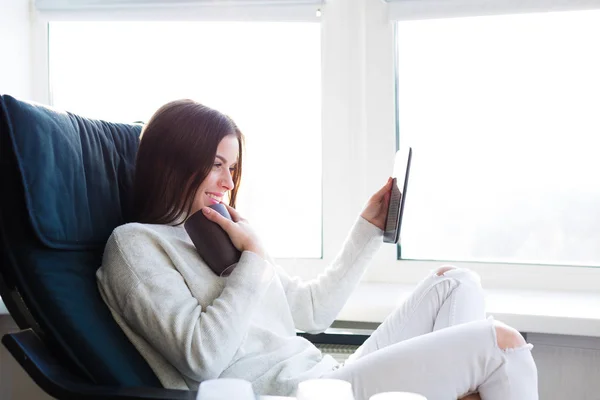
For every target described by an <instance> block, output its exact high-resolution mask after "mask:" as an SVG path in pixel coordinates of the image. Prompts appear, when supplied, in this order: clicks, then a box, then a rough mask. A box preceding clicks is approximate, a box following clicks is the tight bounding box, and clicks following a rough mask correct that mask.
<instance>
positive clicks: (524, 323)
mask: <svg viewBox="0 0 600 400" xmlns="http://www.w3.org/2000/svg"><path fill="white" fill-rule="evenodd" d="M412 289H413V286H412V285H401V284H390V283H361V284H360V286H359V287H358V288H357V289H356V291H355V292H354V293H353V294H352V296H350V299H348V302H347V303H346V305H345V306H344V308H343V309H342V311H341V313H340V314H339V315H338V318H337V320H338V321H351V322H371V323H381V322H383V320H384V319H385V317H386V316H387V315H388V314H390V313H391V312H392V311H393V310H394V308H395V307H396V306H397V305H399V304H400V303H401V302H402V301H403V300H404V298H405V297H407V296H408V295H409V293H410V292H411V291H412ZM486 293H487V299H486V301H487V309H488V314H489V315H493V316H494V318H496V319H498V320H501V321H503V322H505V323H507V324H509V325H511V326H513V327H514V328H516V329H518V330H519V331H521V332H527V333H547V334H555V335H576V336H590V337H600V294H598V293H591V292H561V291H535V290H499V289H491V290H486ZM6 314H8V311H7V310H6V307H5V306H4V303H3V302H2V299H1V298H0V315H6Z"/></svg>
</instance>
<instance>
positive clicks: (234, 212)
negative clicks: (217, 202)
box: [221, 202, 242, 222]
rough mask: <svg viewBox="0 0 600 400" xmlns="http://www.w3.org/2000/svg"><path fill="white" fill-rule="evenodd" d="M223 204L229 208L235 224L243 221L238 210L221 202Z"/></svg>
mask: <svg viewBox="0 0 600 400" xmlns="http://www.w3.org/2000/svg"><path fill="white" fill-rule="evenodd" d="M221 204H223V205H224V206H225V207H227V211H229V215H231V219H232V220H233V222H238V221H239V220H241V219H242V216H241V215H240V213H239V212H238V210H236V209H235V208H233V207H231V206H230V205H229V204H225V203H223V202H221Z"/></svg>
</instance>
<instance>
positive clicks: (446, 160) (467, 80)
mask: <svg viewBox="0 0 600 400" xmlns="http://www.w3.org/2000/svg"><path fill="white" fill-rule="evenodd" d="M396 28H397V29H396V40H397V87H398V92H397V104H398V121H399V127H398V130H399V142H400V146H404V145H407V144H410V145H412V146H413V148H414V152H415V154H414V159H413V167H412V169H411V181H410V190H409V192H408V193H407V204H406V209H405V215H404V217H405V220H404V223H403V232H402V247H401V250H402V258H403V259H417V260H458V261H483V262H496V263H531V264H559V265H580V266H598V265H600V247H599V246H598V243H600V184H599V183H598V182H600V177H599V173H600V172H599V171H600V158H599V157H598V156H597V149H598V148H599V147H600V133H599V132H600V119H599V118H598V110H600V95H599V93H600V75H599V74H598V71H600V54H599V53H598V52H597V51H596V49H597V47H598V43H597V38H598V37H600V11H599V10H591V11H568V12H553V13H529V14H513V15H493V16H479V17H462V18H445V19H426V20H413V21H400V22H397V26H396Z"/></svg>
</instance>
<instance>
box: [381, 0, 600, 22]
mask: <svg viewBox="0 0 600 400" xmlns="http://www.w3.org/2000/svg"><path fill="white" fill-rule="evenodd" d="M384 1H386V2H387V3H389V16H390V19H391V20H395V21H399V20H411V19H428V18H447V17H467V16H476V15H495V14H515V13H527V12H547V11H568V10H585V9H597V8H600V0H384Z"/></svg>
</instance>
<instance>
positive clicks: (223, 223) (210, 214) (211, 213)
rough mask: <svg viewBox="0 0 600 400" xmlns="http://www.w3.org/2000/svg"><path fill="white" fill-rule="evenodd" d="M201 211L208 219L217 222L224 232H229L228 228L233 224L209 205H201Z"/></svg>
mask: <svg viewBox="0 0 600 400" xmlns="http://www.w3.org/2000/svg"><path fill="white" fill-rule="evenodd" d="M202 213H203V214H204V216H205V217H206V218H207V219H208V220H210V221H212V222H215V223H217V224H218V225H219V226H220V227H221V228H223V230H224V231H225V232H227V233H230V229H231V226H232V224H233V223H232V222H231V221H230V220H228V219H227V218H225V217H224V216H222V215H221V214H219V213H218V212H217V211H215V210H213V209H212V208H210V207H203V208H202Z"/></svg>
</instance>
